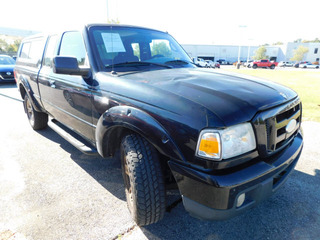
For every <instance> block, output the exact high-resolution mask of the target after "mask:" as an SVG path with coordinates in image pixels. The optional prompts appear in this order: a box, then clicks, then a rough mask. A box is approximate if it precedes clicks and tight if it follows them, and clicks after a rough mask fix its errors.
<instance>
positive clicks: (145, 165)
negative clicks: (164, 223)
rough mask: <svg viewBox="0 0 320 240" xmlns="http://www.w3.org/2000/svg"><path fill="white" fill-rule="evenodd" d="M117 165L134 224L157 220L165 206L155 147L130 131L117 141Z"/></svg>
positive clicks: (141, 224) (164, 193) (161, 175)
mask: <svg viewBox="0 0 320 240" xmlns="http://www.w3.org/2000/svg"><path fill="white" fill-rule="evenodd" d="M121 166H122V176H123V180H124V184H125V192H126V198H127V204H128V208H129V211H130V212H131V215H132V218H133V219H134V221H135V222H136V223H137V225H138V226H144V225H149V224H152V223H156V222H158V221H159V220H161V219H162V218H163V216H164V213H165V209H166V192H165V183H164V177H163V173H162V171H161V166H160V162H159V159H158V154H157V152H156V150H155V148H154V147H153V146H152V145H151V144H150V143H149V142H147V141H146V140H145V139H144V138H143V137H141V136H139V135H136V134H130V135H127V136H125V137H124V138H123V140H122V142H121Z"/></svg>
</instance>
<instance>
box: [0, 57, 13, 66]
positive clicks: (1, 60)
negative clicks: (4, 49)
mask: <svg viewBox="0 0 320 240" xmlns="http://www.w3.org/2000/svg"><path fill="white" fill-rule="evenodd" d="M14 64H15V61H14V60H13V58H11V57H7V56H0V65H14Z"/></svg>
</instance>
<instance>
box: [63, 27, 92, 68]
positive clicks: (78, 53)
mask: <svg viewBox="0 0 320 240" xmlns="http://www.w3.org/2000/svg"><path fill="white" fill-rule="evenodd" d="M59 55H60V56H72V57H75V58H77V60H78V63H79V66H84V65H87V64H85V60H86V56H87V53H86V48H85V46H84V42H83V39H82V35H81V33H80V32H66V33H64V34H63V37H62V42H61V45H60V51H59Z"/></svg>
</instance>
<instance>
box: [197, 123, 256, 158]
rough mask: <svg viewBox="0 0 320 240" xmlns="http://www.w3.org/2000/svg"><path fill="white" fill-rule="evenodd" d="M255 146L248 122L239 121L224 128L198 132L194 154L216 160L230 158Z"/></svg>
mask: <svg viewBox="0 0 320 240" xmlns="http://www.w3.org/2000/svg"><path fill="white" fill-rule="evenodd" d="M255 148H256V140H255V136H254V132H253V129H252V126H251V124H250V123H241V124H238V125H235V126H232V127H228V128H226V129H224V130H214V129H208V130H203V131H201V133H200V136H199V139H198V144H197V149H196V156H198V157H203V158H208V159H212V160H216V161H220V160H221V159H228V158H232V157H235V156H238V155H241V154H244V153H246V152H249V151H252V150H254V149H255Z"/></svg>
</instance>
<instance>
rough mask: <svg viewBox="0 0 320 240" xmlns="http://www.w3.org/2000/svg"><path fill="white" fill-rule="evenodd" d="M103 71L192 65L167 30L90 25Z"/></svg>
mask: <svg viewBox="0 0 320 240" xmlns="http://www.w3.org/2000/svg"><path fill="white" fill-rule="evenodd" d="M89 34H90V37H91V39H92V40H93V41H92V42H93V45H94V47H95V48H96V49H95V50H96V53H97V58H98V60H100V61H99V62H100V64H101V65H100V66H101V68H102V70H103V71H113V70H114V71H116V72H127V71H143V70H146V71H150V70H159V69H163V68H172V67H177V68H181V67H194V66H193V64H191V63H190V62H191V59H190V57H189V56H188V55H187V53H186V52H185V51H184V50H183V49H182V48H181V46H180V45H179V44H178V43H177V42H176V41H175V40H174V39H173V38H172V37H171V36H170V35H169V34H167V33H164V32H159V31H154V30H151V29H143V28H133V27H118V26H112V27H109V26H99V27H98V26H97V27H91V28H90V32H89Z"/></svg>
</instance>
